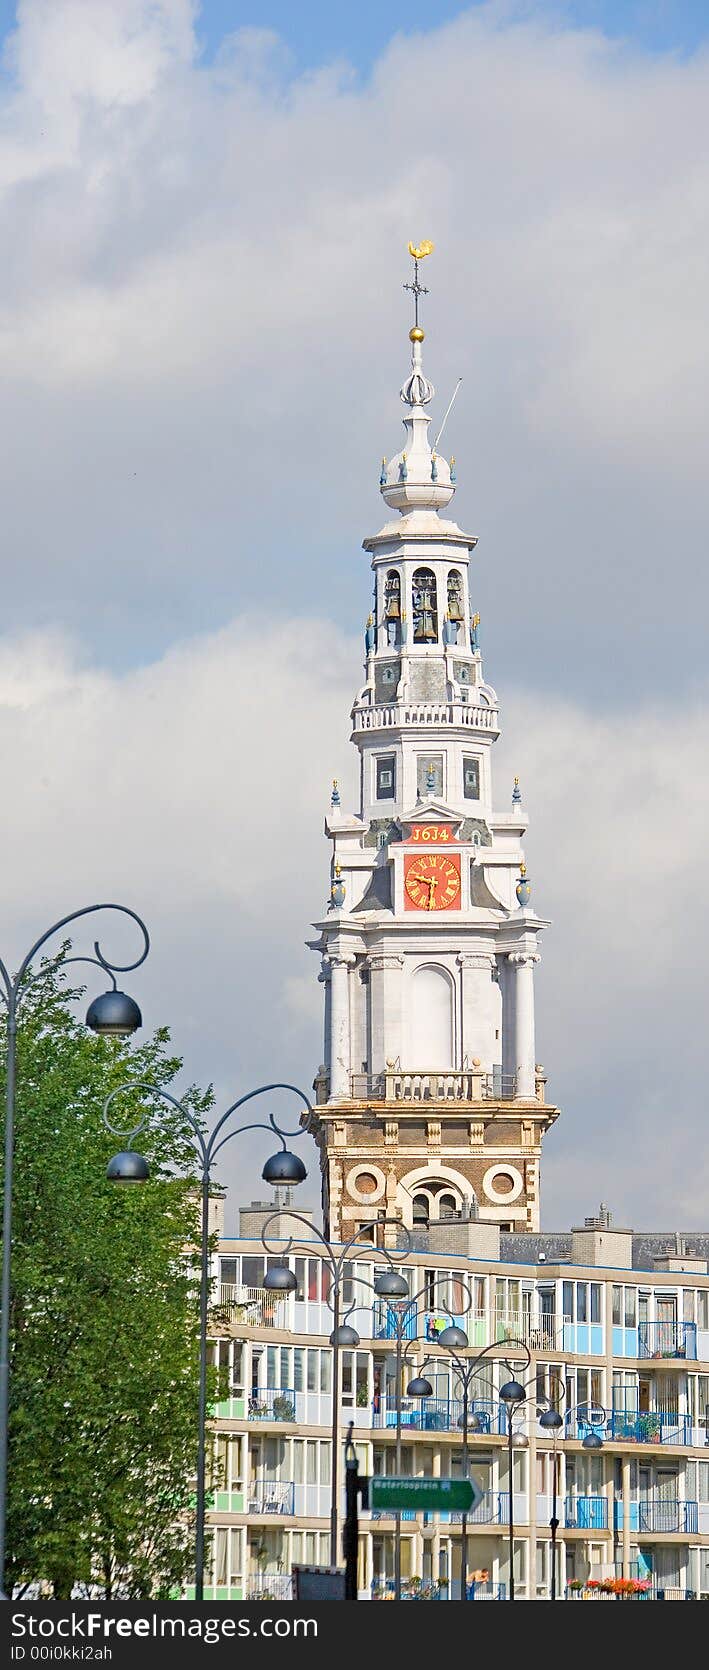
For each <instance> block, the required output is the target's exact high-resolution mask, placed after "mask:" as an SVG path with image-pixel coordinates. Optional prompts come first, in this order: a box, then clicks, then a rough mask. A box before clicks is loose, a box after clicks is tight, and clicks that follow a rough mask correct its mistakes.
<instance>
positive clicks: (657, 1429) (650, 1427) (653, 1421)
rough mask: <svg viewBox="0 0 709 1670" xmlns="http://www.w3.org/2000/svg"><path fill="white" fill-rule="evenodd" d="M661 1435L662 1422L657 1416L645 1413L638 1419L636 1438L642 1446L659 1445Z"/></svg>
mask: <svg viewBox="0 0 709 1670" xmlns="http://www.w3.org/2000/svg"><path fill="white" fill-rule="evenodd" d="M661 1435H662V1421H661V1420H660V1416H659V1415H655V1414H651V1413H650V1412H649V1411H646V1412H645V1414H642V1415H640V1416H639V1418H638V1437H639V1438H640V1441H641V1443H644V1444H659V1442H660V1438H661Z"/></svg>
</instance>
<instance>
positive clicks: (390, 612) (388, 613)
mask: <svg viewBox="0 0 709 1670" xmlns="http://www.w3.org/2000/svg"><path fill="white" fill-rule="evenodd" d="M400 615H401V610H400V608H399V599H398V597H397V596H396V593H394V592H392V593H391V595H390V596H389V597H388V598H387V600H386V604H385V606H384V616H385V619H386V620H399V618H400Z"/></svg>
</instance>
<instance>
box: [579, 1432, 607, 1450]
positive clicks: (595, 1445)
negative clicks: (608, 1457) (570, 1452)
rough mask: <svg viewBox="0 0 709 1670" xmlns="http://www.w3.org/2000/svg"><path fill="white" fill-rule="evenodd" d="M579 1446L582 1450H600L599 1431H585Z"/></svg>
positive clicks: (601, 1445)
mask: <svg viewBox="0 0 709 1670" xmlns="http://www.w3.org/2000/svg"><path fill="white" fill-rule="evenodd" d="M581 1448H582V1450H602V1449H603V1439H602V1437H601V1434H600V1432H587V1433H586V1437H585V1438H584V1440H583V1443H582V1445H581Z"/></svg>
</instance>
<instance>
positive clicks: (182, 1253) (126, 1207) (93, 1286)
mask: <svg viewBox="0 0 709 1670" xmlns="http://www.w3.org/2000/svg"><path fill="white" fill-rule="evenodd" d="M77 995H78V994H77V993H75V992H72V991H71V990H70V988H69V986H68V983H67V976H66V972H65V971H64V970H63V968H62V962H61V959H57V960H56V961H53V962H47V963H45V964H44V965H43V972H42V977H41V978H40V980H39V981H38V982H37V983H36V984H35V985H34V986H33V987H32V988H31V989H29V990H28V991H26V992H25V995H24V997H23V1000H22V1005H21V1018H20V1026H19V1032H18V1060H17V1119H16V1161H15V1188H14V1234H13V1265H12V1341H11V1376H12V1379H11V1413H10V1435H9V1443H10V1456H9V1465H10V1501H9V1519H8V1556H9V1562H8V1582H9V1581H10V1579H11V1580H12V1582H13V1584H14V1588H15V1592H16V1593H17V1592H20V1591H21V1589H22V1587H23V1586H24V1585H26V1584H27V1583H30V1582H37V1581H40V1582H42V1583H45V1584H47V1585H50V1586H51V1592H52V1593H53V1594H54V1596H55V1597H56V1598H62V1597H66V1596H68V1595H69V1594H70V1593H71V1591H72V1587H73V1586H74V1585H76V1584H80V1585H84V1584H85V1585H92V1586H97V1587H98V1589H99V1590H100V1592H102V1593H103V1594H104V1595H105V1596H106V1597H109V1596H111V1595H117V1594H123V1595H130V1596H135V1597H141V1596H154V1597H159V1596H166V1595H168V1594H170V1593H174V1592H175V1589H176V1588H179V1586H180V1585H181V1584H182V1583H183V1581H184V1580H185V1578H186V1577H187V1576H188V1575H189V1574H190V1569H191V1561H192V1558H193V1553H192V1538H193V1532H194V1526H193V1492H194V1484H193V1481H194V1476H195V1469H196V1457H197V1393H198V1298H197V1284H198V1269H197V1263H198V1260H197V1253H196V1247H197V1241H198V1232H199V1205H198V1197H197V1195H196V1189H195V1185H196V1176H195V1173H196V1161H195V1154H194V1148H193V1145H192V1143H193V1139H192V1137H191V1135H190V1132H189V1128H188V1127H187V1126H186V1124H185V1122H184V1121H182V1120H181V1119H180V1116H179V1114H178V1113H177V1112H176V1111H175V1112H173V1111H172V1110H171V1109H170V1108H169V1107H168V1106H166V1104H164V1103H162V1102H160V1101H159V1100H158V1099H157V1098H153V1099H151V1098H150V1096H149V1095H146V1094H145V1093H144V1092H143V1093H140V1095H138V1094H137V1093H134V1092H133V1093H131V1094H130V1095H129V1096H127V1097H125V1098H124V1097H118V1098H116V1101H115V1102H114V1104H113V1118H114V1119H115V1120H116V1122H118V1121H120V1124H121V1127H122V1128H123V1129H126V1130H127V1129H130V1127H131V1126H132V1125H136V1124H137V1123H138V1119H139V1118H140V1116H141V1114H142V1113H143V1112H145V1111H147V1113H148V1124H147V1128H146V1129H145V1130H144V1131H142V1132H141V1135H140V1139H139V1141H138V1142H137V1143H136V1146H137V1147H139V1148H140V1151H141V1152H142V1153H144V1154H145V1156H146V1158H147V1159H148V1160H149V1162H150V1167H151V1179H150V1181H149V1182H148V1183H146V1184H145V1185H143V1186H133V1187H130V1186H127V1187H122V1186H120V1185H118V1184H111V1183H108V1182H107V1181H106V1176H105V1171H106V1164H107V1161H108V1159H109V1158H110V1156H111V1154H112V1153H113V1152H115V1151H116V1149H117V1148H119V1147H120V1146H122V1144H121V1143H120V1142H119V1141H118V1140H117V1139H115V1138H112V1137H111V1135H110V1134H109V1133H108V1132H107V1131H106V1129H105V1127H104V1125H103V1120H102V1109H103V1104H104V1101H105V1098H106V1096H107V1095H108V1093H109V1091H110V1090H112V1089H113V1088H114V1087H115V1086H116V1085H118V1084H123V1083H125V1082H126V1080H134V1079H137V1078H141V1079H144V1080H148V1081H150V1082H151V1083H154V1084H160V1085H169V1084H170V1083H171V1081H172V1080H173V1079H174V1077H175V1075H176V1074H177V1073H178V1071H179V1069H180V1067H181V1065H182V1063H181V1061H180V1060H179V1059H178V1058H177V1057H176V1056H174V1055H171V1054H170V1053H169V1048H168V1046H169V1034H168V1032H167V1031H165V1030H162V1031H159V1032H157V1033H156V1034H155V1036H154V1037H153V1038H152V1039H150V1040H149V1041H148V1042H146V1043H143V1044H140V1045H138V1046H136V1045H135V1043H133V1042H127V1041H125V1040H122V1039H113V1038H110V1039H109V1038H97V1037H94V1036H93V1034H91V1033H90V1032H87V1030H86V1028H85V1026H84V1025H83V1012H82V1009H81V1008H79V1009H78V1010H77V1009H75V1008H74V1007H73V1005H72V1001H71V1000H72V998H75V997H76V996H77ZM0 1042H1V1043H2V1044H3V1046H4V1042H5V1040H4V1039H1V1040H0ZM4 1060H5V1051H4V1047H3V1051H2V1061H3V1070H4ZM1 1088H2V1092H3V1095H4V1085H2V1086H1ZM188 1100H189V1105H190V1106H191V1108H192V1109H193V1111H194V1112H195V1113H196V1114H197V1115H198V1117H201V1115H202V1114H203V1113H204V1112H205V1111H206V1110H207V1108H208V1107H209V1105H210V1102H211V1092H207V1093H199V1092H197V1091H196V1090H194V1089H193V1090H192V1091H190V1092H189V1094H188ZM3 1105H4V1104H3ZM124 1116H125V1117H124ZM9 1592H12V1590H10V1591H9Z"/></svg>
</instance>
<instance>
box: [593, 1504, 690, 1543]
mask: <svg viewBox="0 0 709 1670" xmlns="http://www.w3.org/2000/svg"><path fill="white" fill-rule="evenodd" d="M629 1518H630V1530H631V1531H636V1532H644V1533H645V1534H646V1535H650V1536H658V1537H662V1536H696V1535H697V1533H698V1530H699V1509H698V1504H697V1503H696V1502H680V1501H679V1500H674V1499H672V1498H670V1499H668V1500H663V1499H662V1498H660V1497H645V1498H644V1499H643V1500H641V1501H639V1502H630V1503H629ZM613 1522H614V1526H615V1529H616V1530H617V1531H620V1530H622V1528H623V1503H622V1502H616V1503H615V1504H614V1510H613Z"/></svg>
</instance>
